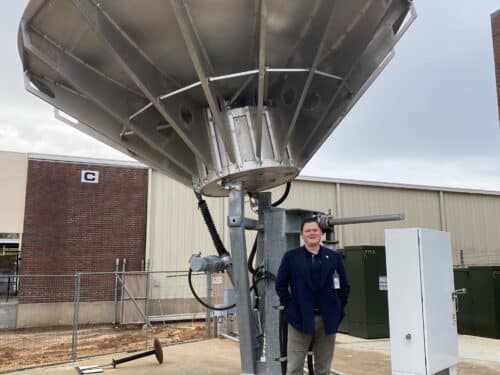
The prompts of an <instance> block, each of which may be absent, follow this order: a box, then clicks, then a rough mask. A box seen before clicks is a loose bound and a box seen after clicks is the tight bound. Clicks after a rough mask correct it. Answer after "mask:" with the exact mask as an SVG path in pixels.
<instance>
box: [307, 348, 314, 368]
mask: <svg viewBox="0 0 500 375" xmlns="http://www.w3.org/2000/svg"><path fill="white" fill-rule="evenodd" d="M312 350H313V342H312V341H311V344H309V349H308V353H307V370H308V371H309V375H314V365H313V356H312V354H310V353H311V352H312Z"/></svg>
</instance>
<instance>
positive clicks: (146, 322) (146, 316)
mask: <svg viewBox="0 0 500 375" xmlns="http://www.w3.org/2000/svg"><path fill="white" fill-rule="evenodd" d="M144 326H145V327H146V343H145V348H147V347H148V336H149V326H150V324H149V270H147V269H146V298H145V300H144Z"/></svg>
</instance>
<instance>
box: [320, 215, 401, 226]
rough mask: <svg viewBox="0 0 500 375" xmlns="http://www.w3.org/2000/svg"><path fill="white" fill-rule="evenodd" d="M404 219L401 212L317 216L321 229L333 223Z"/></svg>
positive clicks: (344, 223)
mask: <svg viewBox="0 0 500 375" xmlns="http://www.w3.org/2000/svg"><path fill="white" fill-rule="evenodd" d="M404 219H405V215H404V214H403V213H399V214H389V215H373V216H355V217H341V218H334V217H333V216H332V215H322V216H320V217H319V225H320V226H321V228H322V229H323V230H328V229H331V228H332V227H333V226H335V225H346V224H362V223H378V222H382V221H400V220H404Z"/></svg>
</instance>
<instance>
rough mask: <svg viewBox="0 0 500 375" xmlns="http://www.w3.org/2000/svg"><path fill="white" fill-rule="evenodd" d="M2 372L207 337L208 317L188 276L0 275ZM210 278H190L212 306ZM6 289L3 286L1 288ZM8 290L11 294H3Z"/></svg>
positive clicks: (172, 273) (197, 275) (170, 273)
mask: <svg viewBox="0 0 500 375" xmlns="http://www.w3.org/2000/svg"><path fill="white" fill-rule="evenodd" d="M1 278H2V280H1V281H6V282H7V283H8V284H9V286H8V288H5V289H6V290H5V293H4V292H3V291H0V372H3V371H10V370H15V369H22V368H29V367H37V366H41V365H48V364H56V363H62V362H68V361H72V360H77V359H81V358H85V357H89V356H95V355H102V354H109V353H117V352H123V351H137V350H144V349H147V348H150V347H152V346H153V339H154V338H158V339H159V340H160V342H161V343H162V344H163V345H168V344H174V343H177V342H185V341H191V340H199V339H201V338H204V337H209V336H210V332H213V329H212V328H214V323H213V322H212V320H213V315H212V314H211V312H210V311H207V309H206V308H205V307H203V306H202V305H201V304H200V303H199V302H198V301H196V299H195V298H194V297H193V295H192V293H191V291H190V289H189V285H188V277H187V272H186V271H154V272H119V271H117V272H109V273H104V272H99V273H76V274H74V275H15V276H13V275H10V276H7V275H2V276H1ZM211 280H212V279H211V278H210V277H208V276H207V275H206V274H204V273H193V275H192V284H193V287H194V289H195V290H196V293H197V294H198V296H199V297H200V298H201V299H202V300H203V301H204V302H206V303H209V304H210V303H212V301H214V300H215V298H214V296H215V295H214V289H213V288H212V282H211ZM2 285H3V284H2ZM7 291H8V293H7Z"/></svg>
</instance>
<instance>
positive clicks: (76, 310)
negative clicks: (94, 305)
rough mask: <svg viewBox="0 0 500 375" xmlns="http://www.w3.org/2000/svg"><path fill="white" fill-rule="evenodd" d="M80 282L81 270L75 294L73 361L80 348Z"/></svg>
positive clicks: (76, 280)
mask: <svg viewBox="0 0 500 375" xmlns="http://www.w3.org/2000/svg"><path fill="white" fill-rule="evenodd" d="M80 283H81V275H80V273H79V272H77V273H76V274H75V295H74V298H73V300H74V305H73V338H72V342H71V359H72V360H73V361H76V360H77V348H78V312H79V310H80Z"/></svg>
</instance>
